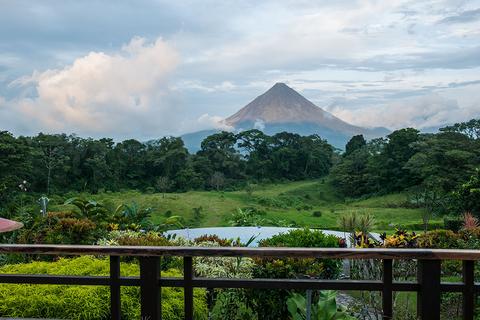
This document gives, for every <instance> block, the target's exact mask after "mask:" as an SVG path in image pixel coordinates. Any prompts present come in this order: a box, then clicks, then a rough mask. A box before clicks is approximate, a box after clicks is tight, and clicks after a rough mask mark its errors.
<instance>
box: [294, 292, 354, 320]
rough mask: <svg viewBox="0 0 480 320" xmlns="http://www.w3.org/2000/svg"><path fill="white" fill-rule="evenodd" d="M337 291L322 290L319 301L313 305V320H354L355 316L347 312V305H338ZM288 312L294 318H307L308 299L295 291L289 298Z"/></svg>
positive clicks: (299, 319) (300, 319) (295, 319)
mask: <svg viewBox="0 0 480 320" xmlns="http://www.w3.org/2000/svg"><path fill="white" fill-rule="evenodd" d="M336 297H337V292H336V291H320V292H319V293H318V297H317V301H316V302H315V303H312V305H311V318H310V319H312V320H352V319H355V318H354V317H352V316H350V315H349V314H348V313H347V310H346V307H344V306H342V305H337V301H336ZM287 308H288V312H289V313H290V315H291V316H292V320H304V319H307V299H306V298H305V297H304V296H303V295H301V294H299V293H293V294H292V295H291V296H290V298H289V299H288V300H287Z"/></svg>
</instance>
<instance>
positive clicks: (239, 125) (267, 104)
mask: <svg viewBox="0 0 480 320" xmlns="http://www.w3.org/2000/svg"><path fill="white" fill-rule="evenodd" d="M224 123H225V124H226V125H228V126H230V127H232V128H234V129H235V131H242V130H248V129H254V128H255V129H259V130H262V131H263V132H264V133H266V134H269V135H272V134H275V133H278V132H282V131H287V132H292V133H298V134H301V135H311V134H318V135H319V136H320V137H322V138H323V139H326V140H327V141H328V142H329V143H330V144H332V145H333V146H335V147H337V148H340V149H343V148H344V146H345V144H346V143H347V142H348V140H349V139H350V138H351V137H352V136H354V135H358V134H363V135H364V136H365V138H367V139H372V138H377V137H381V136H384V135H387V134H388V133H389V130H388V129H386V128H363V127H359V126H355V125H352V124H350V123H348V122H345V121H343V120H341V119H340V118H338V117H336V116H334V115H333V114H331V113H329V112H327V111H325V110H323V109H322V108H320V107H318V106H316V105H315V104H313V103H312V102H311V101H309V100H308V99H306V98H305V97H304V96H302V95H301V94H300V93H298V92H297V91H295V90H293V89H292V88H290V87H289V86H287V85H286V84H285V83H276V84H275V85H274V86H273V87H272V88H270V89H269V90H268V91H266V92H265V93H263V94H262V95H260V96H258V97H257V98H255V99H254V100H253V101H252V102H250V103H249V104H247V105H246V106H245V107H243V108H242V109H240V110H239V111H238V112H237V113H235V114H233V115H231V116H230V117H228V118H226V119H225V120H224ZM215 132H216V131H215V130H205V131H200V132H196V133H191V134H187V135H184V136H183V137H182V138H183V139H184V141H185V144H186V146H187V147H188V148H189V149H190V150H198V148H199V146H200V142H201V141H202V140H203V138H205V137H206V136H208V135H209V134H212V133H215Z"/></svg>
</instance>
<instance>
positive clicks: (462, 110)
mask: <svg viewBox="0 0 480 320" xmlns="http://www.w3.org/2000/svg"><path fill="white" fill-rule="evenodd" d="M329 111H330V112H332V113H333V114H335V115H336V116H338V117H340V118H342V119H344V120H345V121H348V122H350V123H352V124H356V125H360V126H366V127H375V126H384V127H387V128H389V129H399V128H404V127H414V128H419V129H422V128H429V127H437V126H442V125H445V124H451V123H455V122H462V121H465V120H468V119H471V118H474V117H478V115H479V112H480V110H479V108H478V107H476V108H475V107H473V106H471V107H460V106H459V105H458V103H457V101H456V100H452V99H447V98H445V97H443V96H440V95H438V94H431V95H426V96H422V97H417V98H411V99H403V100H400V101H395V102H393V103H390V104H387V105H375V106H370V107H363V108H358V109H354V110H352V109H351V108H344V107H342V106H335V107H333V108H332V109H330V110H329Z"/></svg>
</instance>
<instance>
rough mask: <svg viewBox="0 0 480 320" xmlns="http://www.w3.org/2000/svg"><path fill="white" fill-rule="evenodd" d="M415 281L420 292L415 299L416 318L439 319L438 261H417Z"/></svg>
mask: <svg viewBox="0 0 480 320" xmlns="http://www.w3.org/2000/svg"><path fill="white" fill-rule="evenodd" d="M417 279H418V284H419V285H420V291H419V292H418V297H417V318H420V319H423V320H430V319H431V320H434V319H440V300H441V292H440V280H441V261H440V260H418V267H417Z"/></svg>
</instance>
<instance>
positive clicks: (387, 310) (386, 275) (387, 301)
mask: <svg viewBox="0 0 480 320" xmlns="http://www.w3.org/2000/svg"><path fill="white" fill-rule="evenodd" d="M382 278H383V290H382V309H383V319H384V320H386V319H392V317H393V313H392V309H393V308H392V299H393V298H392V289H393V286H392V282H393V270H392V259H384V260H383V277H382Z"/></svg>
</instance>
